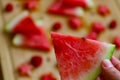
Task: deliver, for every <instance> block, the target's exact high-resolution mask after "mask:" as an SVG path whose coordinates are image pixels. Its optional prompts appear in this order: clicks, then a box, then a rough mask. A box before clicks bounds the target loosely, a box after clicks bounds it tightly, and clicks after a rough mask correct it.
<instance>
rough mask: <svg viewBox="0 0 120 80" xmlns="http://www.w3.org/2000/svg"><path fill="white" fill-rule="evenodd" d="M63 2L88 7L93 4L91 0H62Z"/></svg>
mask: <svg viewBox="0 0 120 80" xmlns="http://www.w3.org/2000/svg"><path fill="white" fill-rule="evenodd" d="M63 4H64V5H69V6H80V7H83V8H89V7H92V6H94V3H93V1H92V0H63Z"/></svg>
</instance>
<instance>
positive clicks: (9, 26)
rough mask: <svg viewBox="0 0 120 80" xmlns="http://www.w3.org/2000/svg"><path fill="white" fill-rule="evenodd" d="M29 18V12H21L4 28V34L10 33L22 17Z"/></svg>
mask: <svg viewBox="0 0 120 80" xmlns="http://www.w3.org/2000/svg"><path fill="white" fill-rule="evenodd" d="M27 16H29V12H28V11H24V12H22V13H21V14H20V15H18V16H16V17H15V18H14V19H13V20H12V21H10V22H9V23H8V24H7V25H6V27H5V32H6V33H10V32H12V30H13V29H14V27H15V25H16V24H17V23H18V22H19V21H20V20H22V19H23V18H24V17H27Z"/></svg>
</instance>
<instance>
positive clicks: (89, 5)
mask: <svg viewBox="0 0 120 80" xmlns="http://www.w3.org/2000/svg"><path fill="white" fill-rule="evenodd" d="M86 3H87V4H88V9H93V8H94V7H95V2H94V1H93V0H86Z"/></svg>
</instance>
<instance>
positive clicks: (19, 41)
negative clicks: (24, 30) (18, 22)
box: [13, 34, 24, 46]
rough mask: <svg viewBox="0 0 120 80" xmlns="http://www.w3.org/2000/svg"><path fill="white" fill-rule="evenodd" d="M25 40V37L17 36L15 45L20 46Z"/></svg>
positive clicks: (14, 39)
mask: <svg viewBox="0 0 120 80" xmlns="http://www.w3.org/2000/svg"><path fill="white" fill-rule="evenodd" d="M23 39H24V37H23V36H22V35H20V34H17V35H15V36H14V38H13V44H14V45H16V46H19V45H21V44H22V41H23Z"/></svg>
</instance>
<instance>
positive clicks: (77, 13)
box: [75, 7, 85, 17]
mask: <svg viewBox="0 0 120 80" xmlns="http://www.w3.org/2000/svg"><path fill="white" fill-rule="evenodd" d="M75 13H76V15H77V16H78V17H83V16H84V14H85V13H84V10H83V9H82V8H80V7H77V8H76V10H75Z"/></svg>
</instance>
